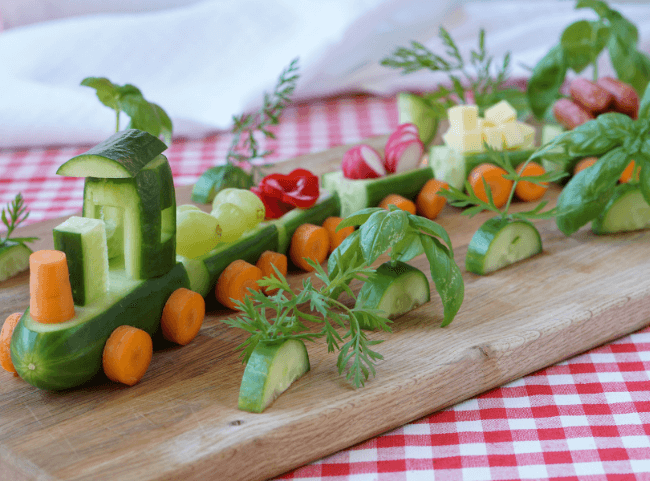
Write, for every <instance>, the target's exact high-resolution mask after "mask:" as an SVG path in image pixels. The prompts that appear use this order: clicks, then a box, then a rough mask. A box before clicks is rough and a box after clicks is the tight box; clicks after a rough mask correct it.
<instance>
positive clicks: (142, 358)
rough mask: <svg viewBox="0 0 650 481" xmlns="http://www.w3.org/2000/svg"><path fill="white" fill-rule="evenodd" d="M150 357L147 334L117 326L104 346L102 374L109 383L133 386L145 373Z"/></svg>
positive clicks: (131, 328) (151, 352)
mask: <svg viewBox="0 0 650 481" xmlns="http://www.w3.org/2000/svg"><path fill="white" fill-rule="evenodd" d="M152 355H153V342H152V341H151V336H150V335H149V334H147V333H146V332H145V331H143V330H142V329H138V328H137V327H133V326H119V327H118V328H117V329H115V330H114V331H113V332H112V334H111V335H110V337H109V338H108V341H106V344H105V345H104V352H103V354H102V366H103V368H104V373H105V374H106V377H108V378H109V379H110V380H111V381H115V382H121V383H122V384H126V385H127V386H133V385H134V384H136V383H137V382H138V381H140V379H142V377H143V376H144V375H145V373H146V372H147V369H148V368H149V364H150V363H151V357H152Z"/></svg>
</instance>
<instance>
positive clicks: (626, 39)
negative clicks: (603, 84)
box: [526, 0, 650, 118]
mask: <svg viewBox="0 0 650 481" xmlns="http://www.w3.org/2000/svg"><path fill="white" fill-rule="evenodd" d="M575 8H576V9H579V8H589V9H591V10H593V11H594V12H596V14H597V15H598V17H599V18H598V20H593V21H588V20H579V21H577V22H574V23H572V24H571V25H569V26H568V27H566V28H565V29H564V31H563V32H562V35H561V37H560V42H559V43H558V44H557V45H555V46H554V47H553V48H552V49H551V50H550V51H549V52H548V53H547V54H546V55H545V56H544V57H542V59H541V60H540V61H539V62H538V63H537V65H535V68H534V69H533V72H532V75H531V78H530V81H529V83H528V89H527V91H526V94H527V96H528V101H529V103H530V107H531V110H532V111H533V114H534V115H535V116H536V117H537V118H541V117H543V116H544V114H545V113H546V111H547V110H548V108H549V107H550V106H551V105H552V104H553V102H554V101H555V100H556V99H557V98H559V97H560V92H559V90H560V87H561V86H562V84H563V83H564V78H565V77H566V73H567V71H568V70H569V69H571V70H573V71H574V72H576V73H580V72H582V71H583V70H584V69H585V68H586V67H587V66H588V65H592V66H593V79H594V81H596V80H597V79H598V57H599V56H600V54H601V53H602V52H603V50H605V49H607V51H608V52H609V57H610V59H611V62H612V65H613V67H614V70H615V71H616V75H617V76H618V78H619V79H620V80H621V81H622V82H625V83H628V84H630V85H632V87H634V89H635V90H636V91H637V92H643V91H644V90H645V88H646V85H648V82H649V81H650V57H648V56H647V55H646V54H644V53H642V52H640V51H639V50H638V49H637V42H638V39H639V32H638V30H637V28H636V27H635V26H634V24H633V23H632V22H630V21H629V20H628V19H626V18H625V17H623V15H621V14H620V13H619V12H618V11H616V10H612V9H611V8H609V6H608V5H607V3H606V2H604V1H601V0H578V2H576V7H575Z"/></svg>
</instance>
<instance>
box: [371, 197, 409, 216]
mask: <svg viewBox="0 0 650 481" xmlns="http://www.w3.org/2000/svg"><path fill="white" fill-rule="evenodd" d="M391 204H392V205H394V206H395V207H397V208H398V209H402V210H405V211H406V212H410V213H411V214H413V215H415V203H413V202H412V201H410V200H408V199H407V198H406V197H402V196H401V195H398V194H388V195H387V196H386V197H384V200H382V201H381V202H380V203H379V207H381V208H382V209H388V206H389V205H391Z"/></svg>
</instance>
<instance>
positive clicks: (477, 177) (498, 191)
mask: <svg viewBox="0 0 650 481" xmlns="http://www.w3.org/2000/svg"><path fill="white" fill-rule="evenodd" d="M505 174H507V172H506V171H505V170H503V169H502V168H501V167H498V166H496V165H493V164H481V165H478V166H476V167H474V169H472V171H471V172H470V174H469V184H470V186H471V188H472V190H473V191H474V194H476V197H478V198H479V199H481V200H482V201H483V202H487V201H488V196H487V193H486V192H485V187H484V186H483V181H482V180H481V179H485V182H486V183H487V185H488V187H489V188H490V191H491V192H492V200H493V201H494V205H496V206H497V207H503V206H504V205H506V202H507V201H508V197H509V196H510V189H512V181H511V180H508V179H505V178H504V177H503V176H504V175H505Z"/></svg>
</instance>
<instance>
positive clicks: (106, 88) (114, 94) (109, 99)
mask: <svg viewBox="0 0 650 481" xmlns="http://www.w3.org/2000/svg"><path fill="white" fill-rule="evenodd" d="M81 85H83V86H85V87H91V88H94V89H95V93H96V94H97V98H98V99H99V101H100V102H101V103H103V104H104V105H106V107H109V108H111V109H113V110H119V107H118V100H119V97H120V95H119V92H118V90H117V87H116V86H115V85H114V84H113V82H111V81H110V80H108V79H107V78H105V77H86V78H85V79H83V80H82V81H81Z"/></svg>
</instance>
